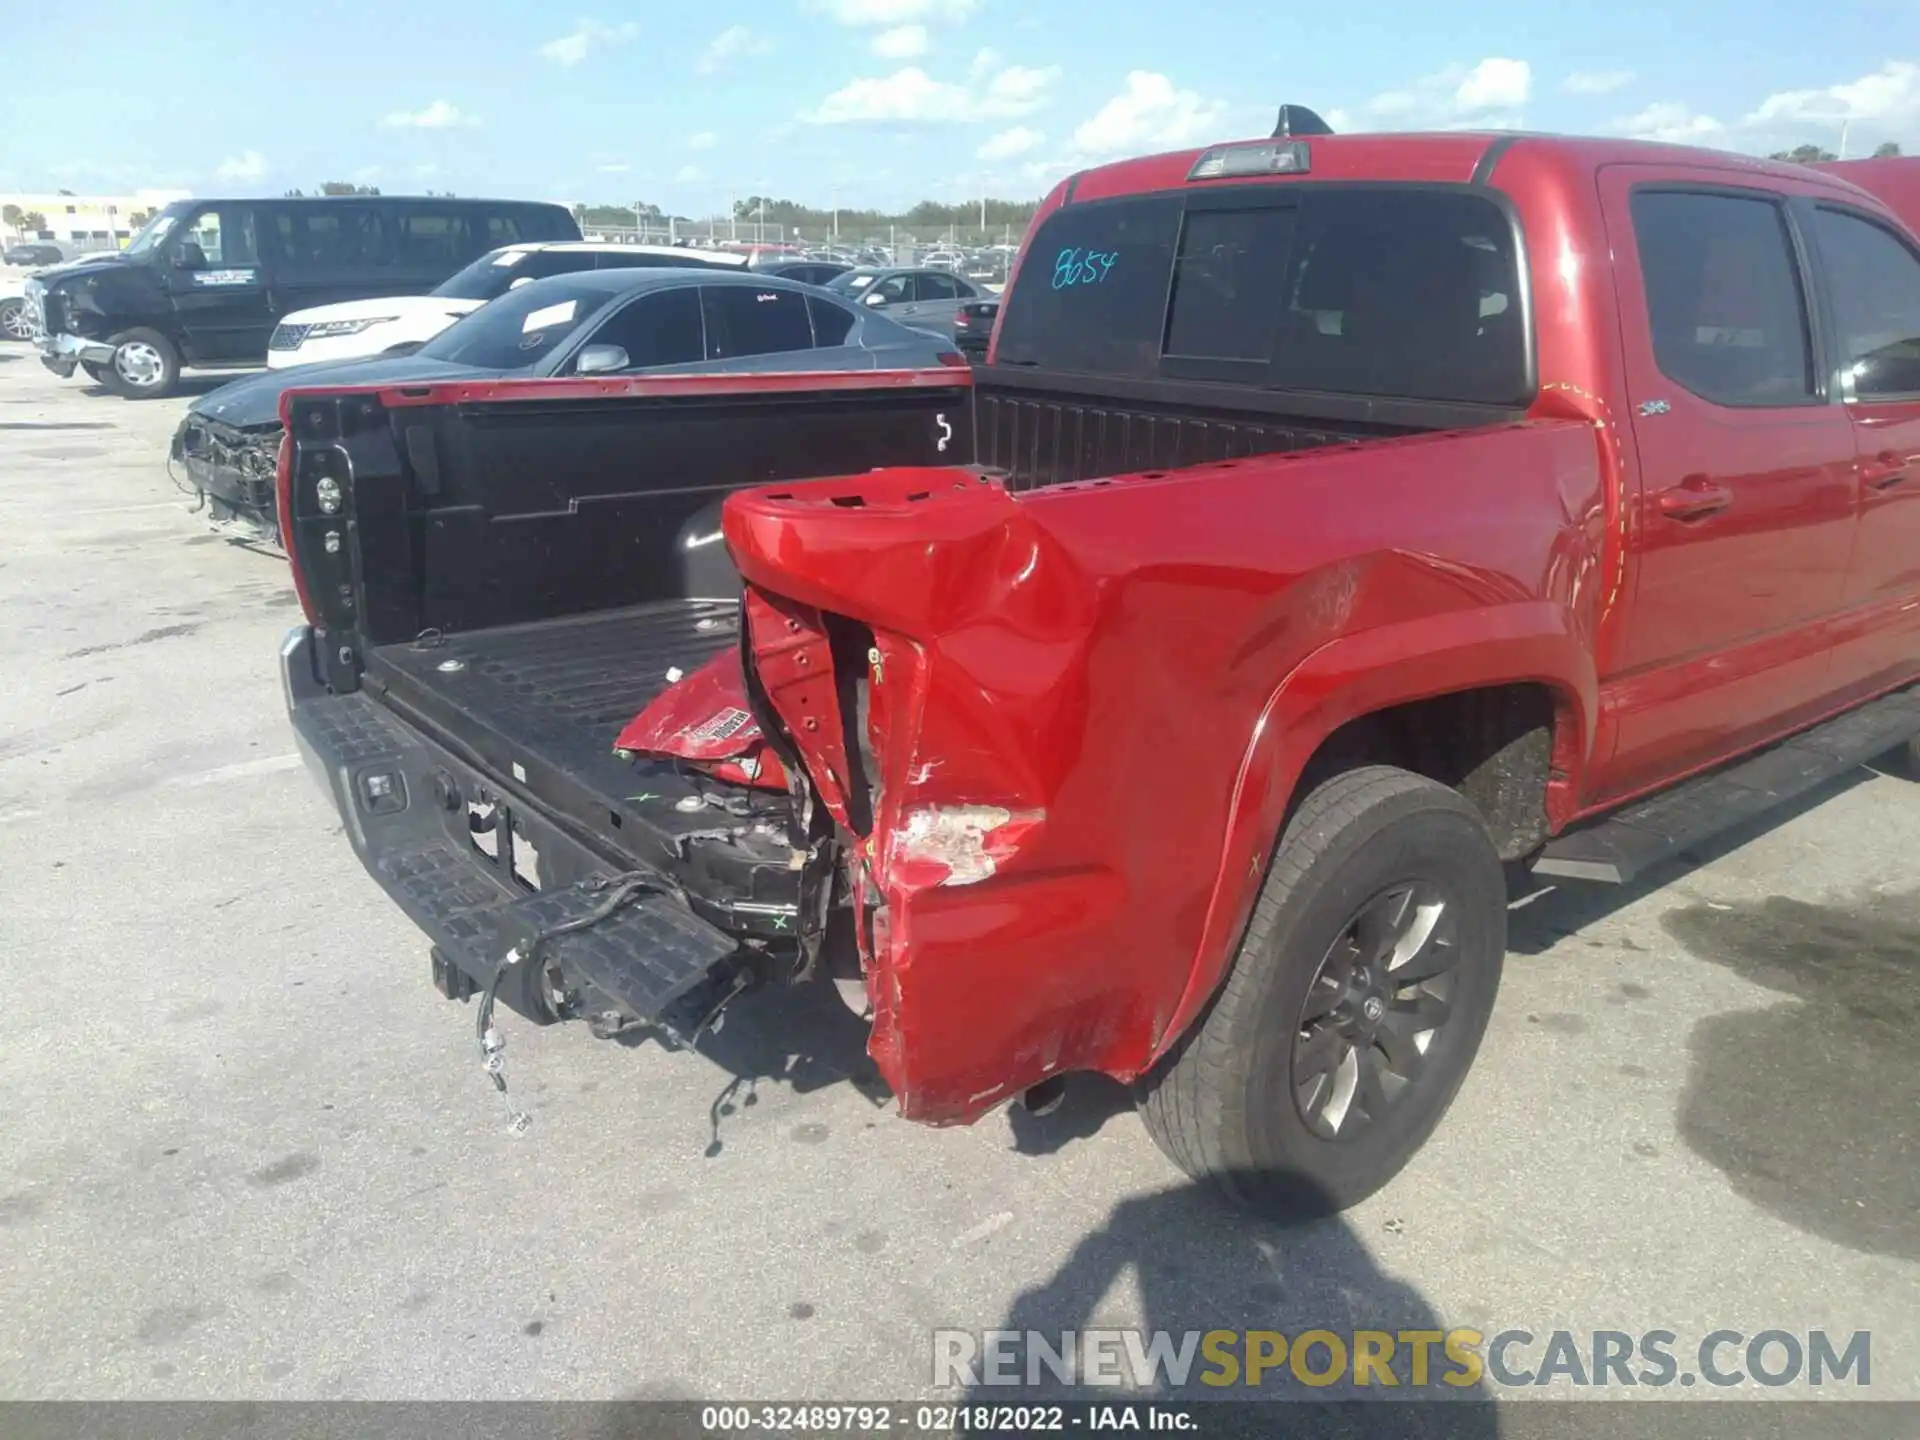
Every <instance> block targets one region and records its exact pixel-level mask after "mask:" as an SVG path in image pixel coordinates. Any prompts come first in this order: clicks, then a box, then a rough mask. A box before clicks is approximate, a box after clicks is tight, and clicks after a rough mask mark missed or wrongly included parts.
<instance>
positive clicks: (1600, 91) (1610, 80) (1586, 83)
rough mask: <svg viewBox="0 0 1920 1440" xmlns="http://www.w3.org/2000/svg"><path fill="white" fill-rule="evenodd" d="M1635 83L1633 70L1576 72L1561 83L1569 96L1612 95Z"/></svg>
mask: <svg viewBox="0 0 1920 1440" xmlns="http://www.w3.org/2000/svg"><path fill="white" fill-rule="evenodd" d="M1632 83H1633V72H1632V71H1631V70H1576V71H1574V72H1573V73H1572V74H1571V75H1569V76H1567V78H1566V79H1564V80H1562V81H1561V82H1560V88H1561V89H1562V90H1564V91H1566V92H1567V93H1568V94H1569V95H1611V94H1612V93H1613V92H1614V91H1616V90H1624V89H1625V88H1626V87H1627V86H1629V85H1631V84H1632Z"/></svg>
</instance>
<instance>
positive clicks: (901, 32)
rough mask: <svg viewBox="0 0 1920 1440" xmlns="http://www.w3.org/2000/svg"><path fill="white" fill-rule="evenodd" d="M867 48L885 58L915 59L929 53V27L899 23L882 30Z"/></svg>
mask: <svg viewBox="0 0 1920 1440" xmlns="http://www.w3.org/2000/svg"><path fill="white" fill-rule="evenodd" d="M867 48H868V49H869V50H871V51H873V53H874V54H876V55H878V56H880V57H881V58H882V59H884V60H915V59H918V58H919V57H920V56H922V55H924V54H926V53H927V27H926V26H924V25H899V26H895V27H894V28H893V29H891V30H882V31H881V32H880V33H879V34H878V35H876V36H874V37H873V39H872V41H871V42H869V44H868V46H867Z"/></svg>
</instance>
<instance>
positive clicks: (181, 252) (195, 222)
mask: <svg viewBox="0 0 1920 1440" xmlns="http://www.w3.org/2000/svg"><path fill="white" fill-rule="evenodd" d="M173 247H174V254H175V255H177V256H179V257H180V258H181V260H182V261H183V262H184V263H185V265H186V267H187V268H188V269H190V270H203V269H218V268H224V267H231V266H234V265H257V264H259V263H260V250H259V246H258V243H257V240H256V237H255V235H254V228H253V208H252V207H251V206H247V205H223V206H221V207H220V208H219V209H218V210H202V211H201V212H200V213H199V214H198V215H196V216H194V217H193V218H192V219H191V220H189V221H188V222H187V223H186V224H185V225H184V226H182V227H181V229H180V231H179V232H178V233H177V234H176V235H175V236H174V238H173Z"/></svg>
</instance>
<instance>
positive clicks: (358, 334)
mask: <svg viewBox="0 0 1920 1440" xmlns="http://www.w3.org/2000/svg"><path fill="white" fill-rule="evenodd" d="M746 264H747V257H746V256H745V255H733V254H727V253H725V252H723V251H718V250H693V249H683V248H681V247H679V246H668V245H616V244H613V243H611V242H608V243H596V242H592V241H582V240H550V241H544V242H539V243H530V244H525V245H507V246H503V247H502V248H500V249H498V250H492V251H489V252H488V253H487V254H485V255H482V256H481V257H480V258H479V259H478V260H476V261H474V262H473V263H472V264H471V265H469V266H467V268H466V269H464V270H462V271H460V272H459V273H457V274H456V275H454V276H453V277H452V278H451V279H449V280H447V281H446V282H445V283H443V284H441V285H438V286H436V287H435V288H434V289H433V290H432V291H431V292H430V293H428V294H426V295H398V296H394V295H389V296H387V297H386V298H384V299H379V300H343V301H341V302H340V303H339V304H336V305H316V306H314V307H313V308H312V309H311V310H296V311H294V312H293V313H292V314H290V315H287V316H285V317H283V318H282V319H281V321H280V323H279V324H278V325H276V326H274V328H273V337H272V338H271V339H270V340H268V341H267V368H268V369H270V370H283V369H285V368H287V367H288V366H290V365H317V364H322V363H327V362H332V361H339V360H364V359H368V358H370V357H372V356H376V355H409V354H411V353H413V351H415V350H417V349H419V348H420V346H422V345H424V344H426V343H427V341H429V340H431V339H432V338H433V337H434V336H436V335H438V334H439V333H440V332H441V331H442V330H444V329H446V328H447V326H449V325H451V324H452V323H453V322H454V321H456V320H458V319H459V318H460V317H461V316H462V315H465V314H466V313H467V312H468V311H470V310H478V309H479V308H480V307H481V306H482V305H484V304H486V303H487V301H489V300H492V299H495V298H496V297H498V296H501V295H504V294H506V293H507V291H509V290H512V289H515V288H517V287H519V286H521V285H525V284H526V283H527V282H528V281H530V280H544V279H545V278H546V277H547V276H549V275H568V274H572V273H574V272H576V271H580V270H616V269H621V270H624V269H635V268H679V267H686V266H691V267H695V268H699V269H709V270H710V269H720V270H743V269H745V268H746Z"/></svg>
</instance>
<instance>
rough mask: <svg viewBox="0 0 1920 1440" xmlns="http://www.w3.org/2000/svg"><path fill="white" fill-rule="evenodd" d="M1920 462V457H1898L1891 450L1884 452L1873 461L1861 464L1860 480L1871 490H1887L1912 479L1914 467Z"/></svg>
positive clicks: (1865, 461) (1864, 461)
mask: <svg viewBox="0 0 1920 1440" xmlns="http://www.w3.org/2000/svg"><path fill="white" fill-rule="evenodd" d="M1916 462H1920V455H1904V456H1903V455H1896V454H1894V453H1893V452H1892V451H1891V450H1882V451H1881V452H1880V453H1879V454H1878V455H1876V456H1874V457H1873V458H1872V459H1871V460H1863V461H1861V462H1860V480H1861V483H1863V484H1864V485H1866V487H1867V488H1868V489H1869V490H1887V489H1890V488H1892V487H1893V486H1895V485H1898V484H1899V483H1900V482H1901V481H1902V480H1906V479H1910V478H1911V477H1912V475H1913V467H1914V464H1915V463H1916Z"/></svg>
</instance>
